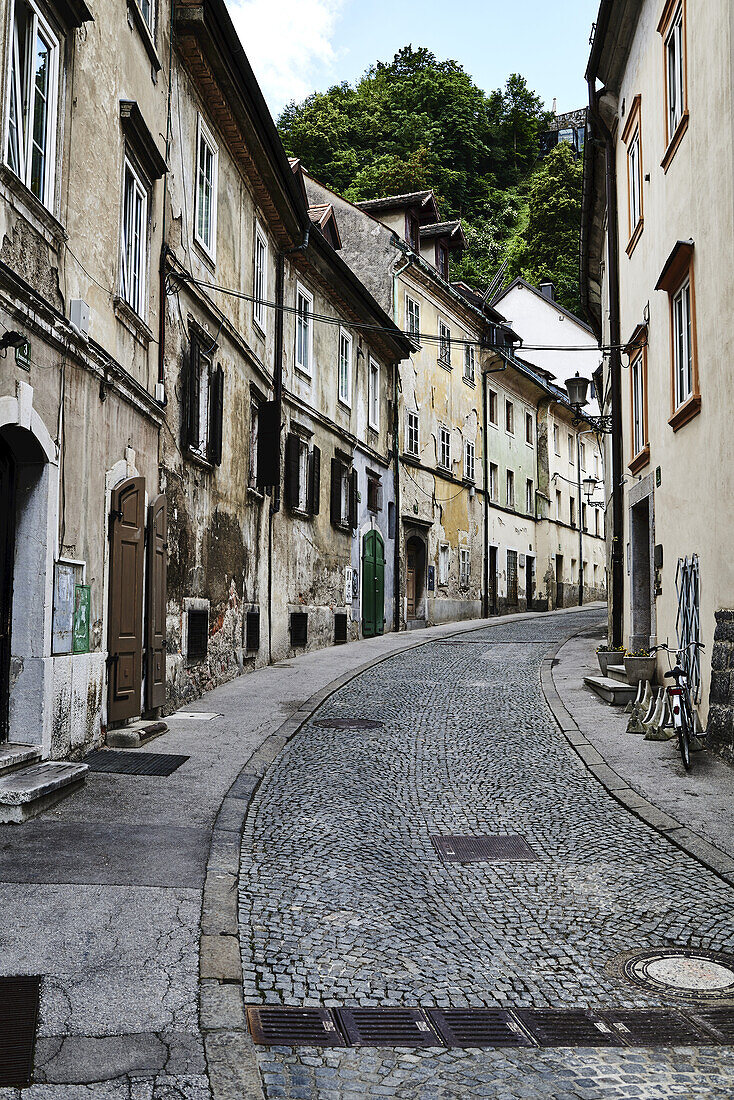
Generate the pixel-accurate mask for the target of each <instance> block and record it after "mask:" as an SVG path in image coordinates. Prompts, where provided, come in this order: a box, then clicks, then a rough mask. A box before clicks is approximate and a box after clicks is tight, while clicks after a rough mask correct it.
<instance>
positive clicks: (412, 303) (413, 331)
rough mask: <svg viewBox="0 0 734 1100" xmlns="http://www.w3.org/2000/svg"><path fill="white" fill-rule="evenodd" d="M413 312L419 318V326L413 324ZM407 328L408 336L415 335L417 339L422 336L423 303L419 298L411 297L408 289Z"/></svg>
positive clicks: (406, 303) (406, 306)
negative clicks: (414, 326)
mask: <svg viewBox="0 0 734 1100" xmlns="http://www.w3.org/2000/svg"><path fill="white" fill-rule="evenodd" d="M411 313H412V314H413V315H414V317H415V318H416V320H417V327H416V328H413V327H412V326H411ZM405 329H406V332H407V334H408V336H413V337H415V339H416V340H417V341H420V338H421V304H420V302H419V301H418V300H417V298H413V297H411V295H410V294H408V292H407V290H406V292H405Z"/></svg>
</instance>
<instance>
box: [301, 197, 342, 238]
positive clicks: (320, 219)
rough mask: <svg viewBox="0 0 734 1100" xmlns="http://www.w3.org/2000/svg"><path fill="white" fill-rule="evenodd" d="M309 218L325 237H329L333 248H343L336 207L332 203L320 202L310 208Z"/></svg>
mask: <svg viewBox="0 0 734 1100" xmlns="http://www.w3.org/2000/svg"><path fill="white" fill-rule="evenodd" d="M308 216H309V218H310V219H311V221H312V223H313V224H314V225H315V226H317V227H318V228H319V229H320V230H321V232H322V233H323V234H324V236H325V237H328V239H329V242H330V244H331V246H332V248H334V249H339V248H341V246H342V239H341V236H340V235H339V224H338V222H337V220H336V213H335V212H334V207H333V206H332V205H331V203H330V202H320V203H316V204H315V205H314V206H309V208H308Z"/></svg>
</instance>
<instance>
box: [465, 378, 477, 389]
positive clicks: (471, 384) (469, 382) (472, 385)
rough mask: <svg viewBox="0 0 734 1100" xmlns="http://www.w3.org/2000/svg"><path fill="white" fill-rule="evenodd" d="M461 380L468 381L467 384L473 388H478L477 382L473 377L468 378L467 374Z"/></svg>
mask: <svg viewBox="0 0 734 1100" xmlns="http://www.w3.org/2000/svg"><path fill="white" fill-rule="evenodd" d="M461 381H462V382H466V384H467V386H471V388H472V389H473V390H475V389H476V388H477V384H476V382H475V380H474V379H473V378H467V376H466V375H464V376H463V378H462V379H461Z"/></svg>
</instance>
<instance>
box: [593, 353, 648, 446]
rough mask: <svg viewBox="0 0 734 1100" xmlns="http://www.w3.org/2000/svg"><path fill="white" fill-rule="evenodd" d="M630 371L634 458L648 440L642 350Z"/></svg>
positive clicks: (633, 361)
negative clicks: (646, 436)
mask: <svg viewBox="0 0 734 1100" xmlns="http://www.w3.org/2000/svg"><path fill="white" fill-rule="evenodd" d="M630 371H631V373H632V457H633V458H634V457H635V455H638V454H639V453H640V451H641V450H642V449H643V448H644V446H645V444H646V442H647V440H646V439H645V371H644V364H643V356H642V352H641V351H640V352H638V354H637V355H636V356H635V358H634V359H633V360H632V366H631V367H630ZM594 458H596V455H594Z"/></svg>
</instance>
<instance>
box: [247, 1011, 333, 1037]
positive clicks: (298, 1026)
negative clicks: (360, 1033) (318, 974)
mask: <svg viewBox="0 0 734 1100" xmlns="http://www.w3.org/2000/svg"><path fill="white" fill-rule="evenodd" d="M247 1022H248V1024H249V1025H250V1033H251V1034H252V1038H253V1041H254V1042H255V1043H258V1044H261V1045H265V1046H276V1047H343V1046H346V1043H345V1042H344V1038H343V1036H342V1035H341V1032H340V1031H339V1029H338V1027H337V1026H336V1024H335V1022H334V1017H333V1015H332V1013H331V1010H330V1009H328V1008H280V1007H279V1006H275V1005H267V1006H261V1005H249V1006H248V1008H247Z"/></svg>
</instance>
